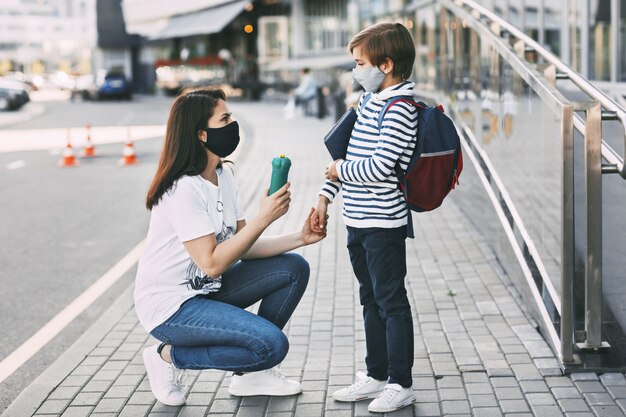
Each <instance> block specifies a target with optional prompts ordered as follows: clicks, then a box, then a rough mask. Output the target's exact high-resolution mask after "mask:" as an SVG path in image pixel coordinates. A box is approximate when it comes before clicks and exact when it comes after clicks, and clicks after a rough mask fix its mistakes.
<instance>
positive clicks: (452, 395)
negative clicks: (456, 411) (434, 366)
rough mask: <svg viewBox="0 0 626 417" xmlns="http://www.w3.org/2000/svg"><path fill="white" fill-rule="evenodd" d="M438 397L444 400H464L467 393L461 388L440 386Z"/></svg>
mask: <svg viewBox="0 0 626 417" xmlns="http://www.w3.org/2000/svg"><path fill="white" fill-rule="evenodd" d="M439 398H441V400H442V401H446V400H466V399H467V394H466V393H465V390H464V389H463V388H441V389H439Z"/></svg>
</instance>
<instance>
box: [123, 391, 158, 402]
mask: <svg viewBox="0 0 626 417" xmlns="http://www.w3.org/2000/svg"><path fill="white" fill-rule="evenodd" d="M155 401H156V399H155V398H154V395H152V392H149V391H137V392H135V393H134V394H133V395H132V396H131V397H130V398H129V400H128V404H149V405H152V404H153V403H154V402H155Z"/></svg>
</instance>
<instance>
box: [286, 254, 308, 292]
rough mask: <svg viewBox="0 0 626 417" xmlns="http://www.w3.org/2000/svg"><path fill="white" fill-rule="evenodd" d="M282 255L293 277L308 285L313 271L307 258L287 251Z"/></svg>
mask: <svg viewBox="0 0 626 417" xmlns="http://www.w3.org/2000/svg"><path fill="white" fill-rule="evenodd" d="M282 257H283V258H284V259H283V260H284V264H283V265H284V267H285V268H286V269H287V270H288V271H289V272H290V273H291V276H292V279H294V280H296V281H298V282H299V283H301V284H303V285H304V286H306V284H307V283H308V282H309V274H310V273H311V268H310V267H309V263H308V262H307V260H306V259H304V258H303V257H302V256H301V255H299V254H297V253H285V254H283V255H282Z"/></svg>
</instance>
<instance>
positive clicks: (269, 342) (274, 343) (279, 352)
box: [260, 327, 289, 369]
mask: <svg viewBox="0 0 626 417" xmlns="http://www.w3.org/2000/svg"><path fill="white" fill-rule="evenodd" d="M264 345H265V346H264V352H263V354H261V355H260V356H261V357H263V360H264V362H265V366H264V368H265V369H269V368H272V367H274V366H276V365H278V364H279V363H281V362H282V361H283V359H285V356H287V352H288V351H289V341H288V340H287V336H285V334H284V333H283V332H282V331H281V330H280V329H279V328H278V327H276V330H275V331H272V332H271V333H268V334H266V337H265V341H264Z"/></svg>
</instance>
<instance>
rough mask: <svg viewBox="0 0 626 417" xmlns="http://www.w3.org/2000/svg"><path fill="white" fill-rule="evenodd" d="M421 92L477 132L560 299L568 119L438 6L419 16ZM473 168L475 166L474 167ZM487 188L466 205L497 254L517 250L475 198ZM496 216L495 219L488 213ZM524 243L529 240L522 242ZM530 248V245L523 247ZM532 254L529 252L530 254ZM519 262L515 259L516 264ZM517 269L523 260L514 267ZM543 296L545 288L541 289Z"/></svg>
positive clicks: (423, 10) (485, 202)
mask: <svg viewBox="0 0 626 417" xmlns="http://www.w3.org/2000/svg"><path fill="white" fill-rule="evenodd" d="M415 22H416V24H415V28H414V30H415V32H414V34H415V39H416V43H417V59H416V71H415V78H416V81H417V83H418V88H419V89H420V90H421V91H422V92H424V93H425V94H426V95H432V96H434V97H435V98H437V97H440V98H443V97H445V98H446V99H447V100H449V101H450V104H451V105H452V107H453V109H451V110H454V113H455V115H456V116H457V118H458V120H462V121H463V122H464V123H465V124H466V125H467V126H468V127H469V128H470V129H471V131H472V132H473V135H474V136H475V138H476V141H477V146H478V149H479V151H480V152H481V153H482V154H483V155H485V156H486V159H487V160H488V161H489V162H490V163H491V164H492V166H493V169H494V171H493V172H494V173H495V177H497V180H496V178H490V181H491V182H492V183H494V182H495V181H500V183H501V186H502V189H503V190H504V194H505V196H504V197H507V195H508V198H509V203H510V204H511V207H512V208H513V209H514V213H513V215H514V216H518V217H517V218H516V219H513V220H511V222H513V223H516V226H515V227H514V229H515V230H516V233H517V234H519V235H521V234H523V233H527V236H528V238H529V239H528V241H529V242H530V244H531V245H534V248H535V249H536V251H535V253H536V255H538V262H537V263H536V265H534V266H531V267H536V268H538V269H540V270H541V271H542V275H547V276H548V277H549V279H550V282H551V283H552V284H553V286H554V287H555V289H556V290H557V293H560V282H561V140H560V137H561V126H562V119H561V115H560V114H559V113H558V112H557V111H556V110H555V106H553V105H551V104H550V103H546V102H544V100H543V99H542V98H541V97H540V96H539V95H538V93H537V92H535V91H534V90H533V87H532V86H531V85H529V84H528V83H527V82H526V81H524V79H523V78H522V77H521V76H520V75H519V74H518V73H517V72H516V70H514V68H513V67H512V66H511V65H510V64H509V63H508V62H507V61H506V60H505V59H503V57H502V56H501V55H500V54H499V52H498V51H497V49H495V48H494V47H493V45H492V42H491V41H490V40H488V39H485V37H484V36H483V35H481V34H480V33H477V32H475V31H474V30H473V29H472V28H470V27H468V26H467V25H466V24H465V23H464V22H463V21H462V20H460V19H457V18H456V17H455V16H453V15H452V14H451V13H450V12H449V11H447V10H445V9H443V8H441V7H439V6H437V5H431V6H429V7H422V8H420V9H419V10H417V11H416V16H415ZM468 163H469V161H468ZM475 186H476V187H479V188H480V184H473V183H470V186H469V187H466V186H464V178H463V177H461V186H460V187H458V189H457V190H455V193H459V194H463V195H465V194H466V197H467V200H465V199H464V197H460V198H461V200H459V201H468V202H469V201H472V202H473V204H462V206H463V207H464V210H467V211H468V212H471V213H469V214H470V215H471V216H472V217H471V218H473V219H478V220H477V224H478V225H479V227H480V228H482V229H483V230H484V231H486V233H485V236H486V238H487V239H488V240H489V242H490V244H491V246H492V247H493V248H494V249H495V252H496V254H498V256H502V257H505V252H508V251H509V250H510V249H509V248H505V246H507V245H508V246H510V244H509V242H508V241H507V239H506V237H505V236H503V233H504V232H503V231H502V228H501V226H500V227H498V223H499V220H498V219H497V218H495V216H493V207H489V206H491V205H492V203H491V202H490V201H489V200H488V199H479V198H476V197H475V196H470V194H473V193H477V192H482V191H481V190H480V189H479V188H475ZM486 213H490V215H486ZM518 241H520V242H521V241H522V239H521V237H520V238H519V239H518ZM522 247H523V245H522ZM524 250H526V251H527V252H528V248H525V249H524ZM512 261H513V260H512ZM514 262H515V263H517V261H514ZM538 286H539V287H540V288H539V290H540V292H545V288H541V286H542V284H541V283H539V285H538Z"/></svg>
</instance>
